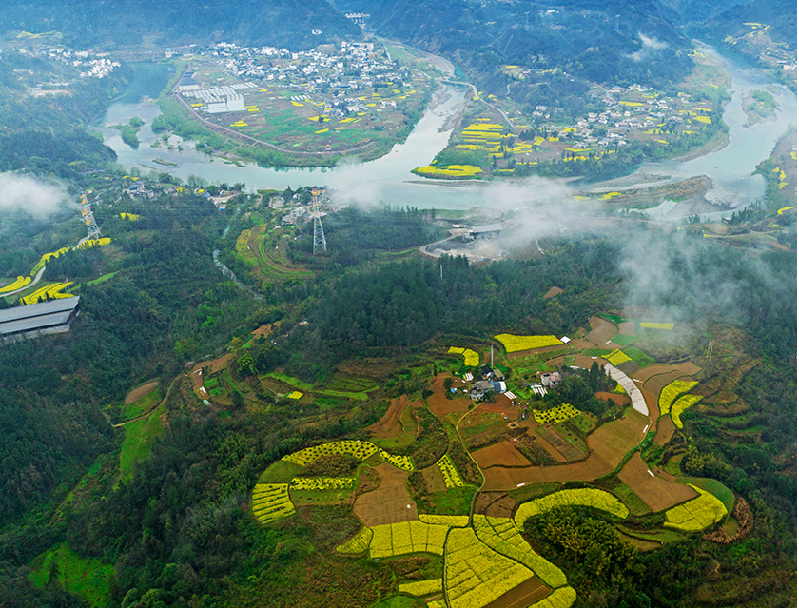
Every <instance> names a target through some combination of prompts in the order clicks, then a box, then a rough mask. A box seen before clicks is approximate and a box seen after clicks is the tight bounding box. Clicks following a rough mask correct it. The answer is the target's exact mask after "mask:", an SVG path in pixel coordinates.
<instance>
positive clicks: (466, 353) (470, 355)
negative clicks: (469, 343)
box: [447, 345, 480, 366]
mask: <svg viewBox="0 0 799 610" xmlns="http://www.w3.org/2000/svg"><path fill="white" fill-rule="evenodd" d="M447 353H448V354H462V355H463V364H464V365H466V366H477V365H478V364H480V357H479V356H478V355H477V352H476V351H474V350H473V349H469V348H468V347H455V346H454V345H453V346H452V347H450V348H449V350H447Z"/></svg>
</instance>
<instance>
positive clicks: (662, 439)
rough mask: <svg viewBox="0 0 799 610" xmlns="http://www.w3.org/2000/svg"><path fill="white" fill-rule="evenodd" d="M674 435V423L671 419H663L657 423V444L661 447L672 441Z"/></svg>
mask: <svg viewBox="0 0 799 610" xmlns="http://www.w3.org/2000/svg"><path fill="white" fill-rule="evenodd" d="M673 435H674V422H673V421H671V417H668V416H666V417H661V418H660V419H659V420H658V423H657V431H656V432H655V444H656V445H660V446H661V447H662V446H663V445H665V444H666V443H668V442H669V441H670V440H671V437H672V436H673Z"/></svg>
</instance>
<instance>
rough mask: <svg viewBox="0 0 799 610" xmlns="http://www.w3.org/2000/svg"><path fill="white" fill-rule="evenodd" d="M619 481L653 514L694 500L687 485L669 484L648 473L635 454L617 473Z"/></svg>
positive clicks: (695, 494)
mask: <svg viewBox="0 0 799 610" xmlns="http://www.w3.org/2000/svg"><path fill="white" fill-rule="evenodd" d="M618 477H619V479H620V480H621V481H622V482H624V483H627V485H629V486H630V488H631V489H632V490H633V491H634V492H635V493H636V495H637V496H638V497H639V498H641V499H642V500H643V501H644V502H646V504H647V505H648V506H649V507H650V508H651V509H652V510H653V511H655V512H658V511H661V510H665V509H667V508H669V507H671V506H674V505H675V504H679V503H680V502H685V501H686V500H690V499H691V498H695V497H696V496H697V495H699V494H697V493H696V492H695V491H694V490H693V489H692V488H691V487H689V486H688V485H682V484H680V483H670V482H669V481H664V480H663V479H660V478H658V477H653V476H652V475H651V474H649V472H648V468H647V465H646V464H644V462H643V461H642V460H641V454H640V453H639V452H636V453H635V454H634V455H633V457H632V458H630V461H629V462H627V463H626V464H625V465H624V468H622V469H621V471H619V475H618Z"/></svg>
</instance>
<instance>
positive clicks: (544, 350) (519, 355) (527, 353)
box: [508, 343, 593, 360]
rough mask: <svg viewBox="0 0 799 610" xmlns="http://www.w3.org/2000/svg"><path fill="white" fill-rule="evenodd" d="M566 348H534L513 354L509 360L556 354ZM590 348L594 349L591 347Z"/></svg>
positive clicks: (555, 346)
mask: <svg viewBox="0 0 799 610" xmlns="http://www.w3.org/2000/svg"><path fill="white" fill-rule="evenodd" d="M564 347H565V345H563V344H562V343H561V344H558V345H547V346H546V347H534V348H532V349H525V350H522V351H520V352H511V353H510V354H508V358H510V359H511V360H516V359H517V358H526V357H527V356H532V355H533V354H545V353H547V352H556V351H558V350H561V349H563V348H564ZM589 347H593V345H592V346H589Z"/></svg>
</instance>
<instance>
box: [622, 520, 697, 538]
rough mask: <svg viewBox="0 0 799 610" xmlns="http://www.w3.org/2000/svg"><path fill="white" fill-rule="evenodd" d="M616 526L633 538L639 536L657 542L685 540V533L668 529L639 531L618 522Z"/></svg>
mask: <svg viewBox="0 0 799 610" xmlns="http://www.w3.org/2000/svg"><path fill="white" fill-rule="evenodd" d="M616 527H617V528H618V529H619V531H621V532H622V533H624V534H627V535H628V536H630V537H631V538H638V539H639V540H652V541H656V542H678V541H680V540H685V534H680V533H679V532H676V531H672V530H666V529H659V528H657V529H652V530H646V531H643V532H641V531H638V530H634V529H631V528H629V527H625V526H624V525H620V524H618V523H617V524H616Z"/></svg>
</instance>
